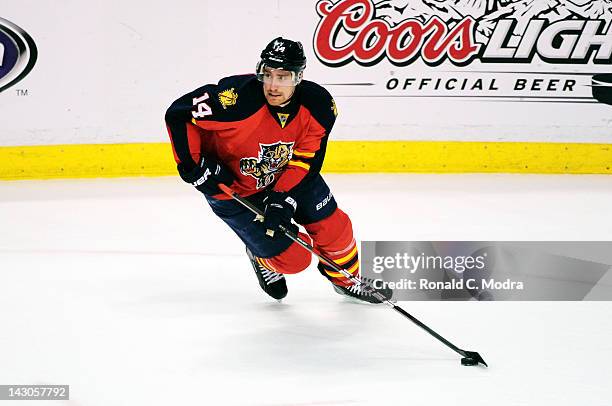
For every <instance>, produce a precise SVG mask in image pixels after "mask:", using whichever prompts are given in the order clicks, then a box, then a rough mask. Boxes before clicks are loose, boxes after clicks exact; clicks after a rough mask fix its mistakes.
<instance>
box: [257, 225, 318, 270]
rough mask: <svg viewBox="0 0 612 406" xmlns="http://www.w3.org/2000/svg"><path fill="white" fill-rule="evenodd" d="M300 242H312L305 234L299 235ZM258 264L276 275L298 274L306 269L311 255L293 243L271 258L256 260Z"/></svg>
mask: <svg viewBox="0 0 612 406" xmlns="http://www.w3.org/2000/svg"><path fill="white" fill-rule="evenodd" d="M299 236H300V238H302V240H304V241H306V242H308V243H309V244H311V243H312V240H311V239H310V237H309V236H308V235H307V234H304V233H299ZM256 260H257V262H259V263H260V264H261V265H262V266H263V267H264V268H266V269H268V270H270V271H272V272H277V273H285V274H289V273H298V272H302V271H303V270H304V269H306V268H308V266H309V265H310V261H311V260H312V255H311V254H310V252H308V251H306V250H305V249H304V248H303V247H302V246H300V245H299V244H298V243H296V242H294V243H293V244H291V245H290V246H289V248H287V249H286V250H285V251H283V252H281V253H280V254H278V255H276V256H274V257H271V258H258V257H256Z"/></svg>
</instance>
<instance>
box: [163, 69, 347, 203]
mask: <svg viewBox="0 0 612 406" xmlns="http://www.w3.org/2000/svg"><path fill="white" fill-rule="evenodd" d="M262 86H263V85H262V83H261V82H259V81H258V80H257V78H256V77H255V75H241V76H230V77H227V78H224V79H221V81H219V83H218V84H216V85H212V84H211V85H205V86H202V87H200V88H198V89H196V90H194V91H193V92H191V93H188V94H186V95H184V96H182V97H181V98H179V99H178V100H176V101H175V102H174V103H172V105H171V106H170V108H169V109H168V110H167V112H166V126H167V128H168V133H169V135H170V139H171V141H172V147H173V151H174V158H175V160H176V162H177V164H178V163H182V164H183V165H184V166H185V167H186V168H193V167H194V166H195V165H197V163H198V162H199V160H200V157H201V156H204V157H214V158H216V159H217V160H218V161H220V162H222V163H223V164H225V166H226V167H227V168H228V169H229V170H230V171H231V172H232V173H233V175H234V177H235V179H236V180H235V181H234V183H233V184H232V186H231V187H232V189H233V190H234V191H235V192H237V193H238V194H240V195H242V196H248V195H251V194H253V193H257V192H259V191H262V190H264V189H266V188H269V187H272V188H273V189H274V190H277V191H282V192H284V191H290V190H291V189H293V188H294V187H295V186H296V185H298V184H300V183H301V182H303V181H304V180H305V179H307V178H308V177H310V176H313V175H316V174H318V173H319V172H320V171H321V166H322V164H323V159H324V157H325V149H326V145H327V138H328V136H329V133H330V131H331V129H332V127H333V125H334V122H335V120H336V116H337V109H336V105H335V103H334V100H333V99H332V97H331V95H330V94H329V93H328V92H327V90H325V89H324V88H323V87H321V86H319V85H317V84H316V83H314V82H310V81H307V80H303V81H302V82H301V83H300V84H299V85H298V86H297V87H296V91H295V93H294V95H293V97H292V98H291V100H290V102H289V104H287V105H286V106H284V107H276V106H271V105H269V104H268V103H267V102H266V98H265V96H264V93H263V89H262ZM215 197H217V198H221V199H225V198H228V197H227V196H225V195H217V196H215Z"/></svg>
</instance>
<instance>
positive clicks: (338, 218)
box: [304, 209, 359, 286]
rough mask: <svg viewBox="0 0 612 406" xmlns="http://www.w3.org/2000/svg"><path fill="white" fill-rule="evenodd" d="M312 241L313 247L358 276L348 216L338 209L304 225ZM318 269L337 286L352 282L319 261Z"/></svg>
mask: <svg viewBox="0 0 612 406" xmlns="http://www.w3.org/2000/svg"><path fill="white" fill-rule="evenodd" d="M304 227H305V228H306V231H308V234H310V236H311V237H312V239H313V241H314V247H315V249H316V250H317V251H318V252H320V253H321V254H324V255H325V256H327V257H329V258H330V259H333V260H334V262H335V263H336V264H338V265H339V266H340V267H341V268H343V269H345V270H347V271H348V272H349V273H350V274H351V275H353V276H359V254H358V252H357V243H356V242H355V239H354V238H353V227H352V224H351V220H350V219H349V217H348V216H347V215H346V213H344V212H343V211H342V210H340V209H336V211H334V212H333V213H332V215H331V216H329V217H327V218H325V219H323V220H321V221H318V222H316V223H312V224H306V225H304ZM318 267H319V271H321V273H322V274H323V275H324V276H326V277H327V278H328V279H329V280H330V281H331V282H332V283H334V284H336V285H339V286H350V285H352V284H353V283H352V282H351V281H350V280H349V279H348V278H346V277H345V276H344V275H342V274H341V273H340V272H336V271H334V269H333V268H332V267H330V266H329V265H326V264H324V263H323V262H319V265H318Z"/></svg>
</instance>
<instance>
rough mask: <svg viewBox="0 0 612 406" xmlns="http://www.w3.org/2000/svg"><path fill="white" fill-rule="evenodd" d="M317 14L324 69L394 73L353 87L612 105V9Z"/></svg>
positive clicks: (520, 5) (532, 3) (455, 0)
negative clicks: (381, 67) (356, 67)
mask: <svg viewBox="0 0 612 406" xmlns="http://www.w3.org/2000/svg"><path fill="white" fill-rule="evenodd" d="M316 10H317V13H318V16H319V21H318V24H317V26H316V30H315V32H314V38H313V46H314V52H315V54H316V57H317V58H318V59H319V61H320V62H321V63H323V64H324V65H326V66H328V67H332V68H342V67H344V66H346V65H349V64H356V65H359V66H362V67H374V66H375V65H378V64H385V63H386V64H389V65H390V66H392V67H394V68H395V69H392V70H391V71H390V72H389V74H388V75H386V77H384V78H381V77H380V76H376V77H374V76H373V77H372V78H371V80H370V81H369V82H364V83H346V84H345V85H346V86H351V85H353V86H361V87H362V88H363V86H373V87H376V88H380V89H384V90H383V92H384V93H385V95H389V96H404V97H411V96H412V97H462V98H474V97H477V98H487V99H492V100H496V101H515V100H519V99H520V100H525V101H534V102H562V103H600V102H603V103H607V104H612V96H611V93H612V70H611V69H610V64H611V63H612V29H611V27H610V24H611V21H612V0H590V1H589V0H380V1H374V0H335V1H334V0H321V1H319V2H318V3H317V5H316ZM417 64H420V66H423V65H424V66H425V67H426V68H427V69H418V70H416V69H411V67H412V66H414V65H417ZM417 71H418V74H414V72H417ZM424 72H426V73H424Z"/></svg>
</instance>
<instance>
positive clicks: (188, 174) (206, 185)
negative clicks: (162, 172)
mask: <svg viewBox="0 0 612 406" xmlns="http://www.w3.org/2000/svg"><path fill="white" fill-rule="evenodd" d="M177 169H178V172H179V175H181V179H183V180H184V181H185V182H187V183H191V184H192V185H193V186H195V188H196V189H198V190H199V191H200V192H202V193H204V194H205V195H208V196H212V195H216V194H219V193H222V192H221V189H219V186H218V185H219V183H223V184H225V185H227V186H230V185H231V184H232V182H234V176H233V175H232V174H231V172H230V171H229V169H227V168H226V167H225V166H224V165H223V164H221V163H219V162H217V160H216V159H213V158H204V157H202V159H201V160H200V164H199V165H198V166H196V167H195V168H193V169H191V170H187V169H186V168H185V166H184V165H183V164H182V163H181V164H178V166H177Z"/></svg>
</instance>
